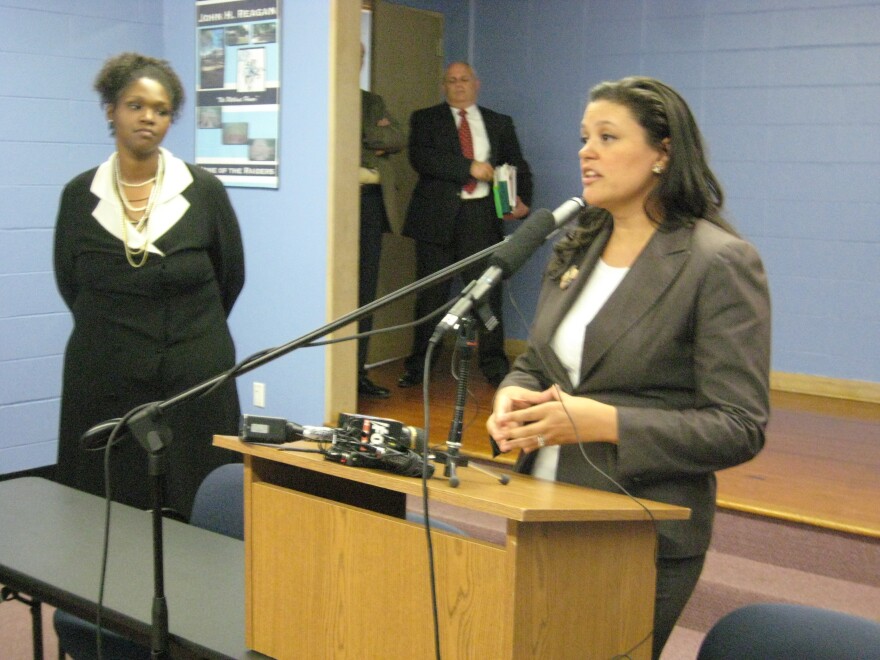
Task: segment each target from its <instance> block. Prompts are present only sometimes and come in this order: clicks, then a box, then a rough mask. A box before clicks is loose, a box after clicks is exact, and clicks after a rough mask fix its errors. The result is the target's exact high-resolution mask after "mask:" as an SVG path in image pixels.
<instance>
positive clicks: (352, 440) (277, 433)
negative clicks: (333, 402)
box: [239, 413, 434, 478]
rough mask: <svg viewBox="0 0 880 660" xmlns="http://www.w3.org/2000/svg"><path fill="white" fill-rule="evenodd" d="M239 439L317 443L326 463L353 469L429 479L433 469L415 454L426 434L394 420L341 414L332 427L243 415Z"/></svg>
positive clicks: (256, 441)
mask: <svg viewBox="0 0 880 660" xmlns="http://www.w3.org/2000/svg"><path fill="white" fill-rule="evenodd" d="M239 437H240V438H241V440H242V441H244V442H251V443H259V444H268V445H280V444H286V443H290V442H296V441H297V440H312V441H314V442H317V443H319V451H320V453H322V454H323V455H324V458H325V459H326V460H328V461H335V462H336V463H342V464H343V465H350V466H352V467H370V468H378V469H381V470H386V471H388V472H393V473H395V474H401V475H403V476H407V477H421V476H423V475H424V476H425V477H427V478H430V477H431V476H433V474H434V465H433V464H432V463H426V462H425V461H424V459H423V458H422V456H421V455H420V454H419V452H421V451H424V448H425V431H424V430H423V429H420V428H417V427H415V426H408V425H406V424H404V423H403V422H399V421H397V420H395V419H386V418H383V417H373V416H371V415H357V414H354V413H340V414H339V419H338V420H337V426H336V427H335V428H332V427H329V426H303V425H300V424H296V423H294V422H288V421H287V420H286V419H282V418H280V417H263V416H258V415H242V417H241V423H240V425H239Z"/></svg>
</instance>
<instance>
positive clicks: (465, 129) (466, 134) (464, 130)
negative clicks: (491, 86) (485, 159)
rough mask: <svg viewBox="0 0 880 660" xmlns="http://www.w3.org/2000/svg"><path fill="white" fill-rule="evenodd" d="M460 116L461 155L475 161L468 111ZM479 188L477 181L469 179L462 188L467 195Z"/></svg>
mask: <svg viewBox="0 0 880 660" xmlns="http://www.w3.org/2000/svg"><path fill="white" fill-rule="evenodd" d="M458 116H459V117H461V123H460V124H459V125H458V140H459V142H461V153H462V154H463V155H464V157H465V158H467V159H468V160H473V159H474V137H473V136H472V135H471V125H470V124H469V123H468V120H467V110H459V111H458ZM476 187H477V180H476V179H473V178H471V179H469V180H468V182H467V183H466V184H464V186H463V187H462V190H463V191H464V192H466V193H472V192H474V190H475V189H476Z"/></svg>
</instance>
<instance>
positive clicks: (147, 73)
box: [95, 53, 186, 121]
mask: <svg viewBox="0 0 880 660" xmlns="http://www.w3.org/2000/svg"><path fill="white" fill-rule="evenodd" d="M139 78H149V79H151V80H155V81H157V82H158V83H159V84H161V85H162V86H163V87H164V88H165V91H167V92H168V97H169V98H170V100H171V121H175V120H176V119H177V118H178V117H179V116H180V109H181V108H182V107H183V102H184V100H185V98H186V96H185V94H184V92H183V85H182V84H181V82H180V78H178V77H177V74H176V73H175V72H174V69H172V68H171V65H170V64H169V63H168V62H167V61H166V60H160V59H158V58H156V57H149V56H147V55H141V54H140V53H120V54H119V55H115V56H113V57H111V58H110V59H108V60H107V61H106V62H104V66H103V67H101V70H100V71H99V72H98V75H97V77H96V78H95V91H96V92H98V94H100V96H101V105H102V106H104V107H106V106H108V105H113V104H115V103H116V102H117V101H118V100H119V95H120V94H122V92H123V90H124V89H125V88H126V87H128V86H129V85H130V84H131V83H133V82H134V81H135V80H138V79H139Z"/></svg>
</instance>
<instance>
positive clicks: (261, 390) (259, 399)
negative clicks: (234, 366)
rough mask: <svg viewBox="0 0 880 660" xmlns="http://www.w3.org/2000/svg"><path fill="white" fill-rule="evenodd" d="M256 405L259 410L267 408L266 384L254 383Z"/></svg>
mask: <svg viewBox="0 0 880 660" xmlns="http://www.w3.org/2000/svg"><path fill="white" fill-rule="evenodd" d="M254 405H255V406H256V407H257V408H265V407H266V384H265V383H257V382H254Z"/></svg>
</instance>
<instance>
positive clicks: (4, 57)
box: [0, 0, 330, 474]
mask: <svg viewBox="0 0 880 660" xmlns="http://www.w3.org/2000/svg"><path fill="white" fill-rule="evenodd" d="M285 16H290V17H295V18H291V20H287V21H285V20H284V17H285ZM329 22H330V17H329V6H328V5H327V3H323V2H312V1H310V0H285V2H284V16H282V34H283V46H282V48H283V50H282V57H283V60H284V66H283V73H282V76H283V77H282V85H283V87H282V96H281V98H282V103H283V106H282V116H281V129H280V130H281V135H282V140H283V145H282V151H281V158H282V164H281V184H280V188H279V189H278V190H271V191H267V190H246V189H230V197H231V198H232V203H233V205H234V206H235V208H236V210H237V212H238V215H239V220H240V222H241V225H242V233H243V238H244V244H245V252H246V260H247V283H246V285H245V289H244V292H243V293H242V295H241V298H240V299H239V301H238V303H237V305H236V307H235V309H234V310H233V313H232V316H231V319H230V324H231V327H232V333H233V336H234V338H235V341H236V345H237V348H238V355H239V357H240V358H242V357H245V356H247V355H250V354H251V353H253V352H256V351H258V350H261V349H264V348H267V347H271V346H276V345H280V344H284V343H286V342H287V341H289V340H291V339H293V338H296V337H298V336H300V335H302V334H305V333H306V332H309V331H311V330H313V329H315V328H318V327H320V326H322V325H323V324H324V323H326V320H327V319H326V303H325V300H326V287H325V278H324V272H325V257H324V254H325V246H326V244H327V232H326V220H325V219H326V215H327V193H326V191H327V185H328V183H327V182H328V172H327V115H328V99H327V89H328V72H329V67H328V52H329V36H328V26H329ZM0 25H3V26H4V28H5V29H4V35H5V37H4V39H3V41H2V43H0V71H3V74H2V80H3V84H2V85H0V152H2V155H3V157H2V158H0V253H2V257H3V258H2V259H0V428H2V429H3V430H4V432H3V434H2V436H0V474H5V473H9V472H17V471H20V470H25V469H30V468H34V467H39V466H43V465H49V464H52V463H54V462H55V451H56V437H57V425H58V409H59V400H58V396H59V392H60V387H61V364H62V355H63V351H64V345H65V342H66V340H67V337H68V335H69V333H70V328H71V320H70V316H69V314H68V313H67V310H66V308H65V306H64V304H63V302H62V301H61V299H60V297H59V296H58V294H57V292H56V289H55V282H54V276H53V273H52V235H53V228H54V224H55V212H56V208H57V203H58V199H59V196H60V193H61V189H62V187H63V185H64V183H66V182H67V181H68V180H69V179H70V178H72V177H73V176H74V175H76V174H77V173H79V172H81V171H83V170H85V169H87V168H89V167H93V166H94V165H96V164H98V163H99V162H101V161H103V160H104V159H105V158H106V157H107V156H108V155H109V153H110V152H111V151H112V150H113V148H114V145H113V141H112V139H111V138H110V137H109V135H108V134H107V130H106V126H105V122H104V119H103V115H102V111H101V108H100V105H99V102H98V98H97V95H96V93H95V92H93V91H92V82H93V79H94V76H95V74H96V73H97V71H98V69H99V68H100V66H101V63H102V62H103V61H104V59H106V57H108V56H110V55H112V54H115V53H118V52H121V51H123V50H136V51H140V52H143V53H147V54H150V55H155V56H159V57H164V58H166V59H168V60H170V61H171V63H172V64H173V66H174V67H175V69H176V70H177V72H178V73H179V74H180V76H181V78H182V79H183V81H184V84H185V86H186V88H187V89H188V90H194V88H195V75H196V54H195V53H196V49H195V3H194V2H191V1H189V0H187V1H186V2H184V1H181V0H165V1H164V2H163V1H161V0H90V1H88V2H83V1H77V2H72V1H70V0H0ZM303 117H308V118H309V122H310V125H309V127H308V129H307V130H304V129H302V128H298V124H299V122H300V120H301V118H303ZM194 131H195V110H194V105H193V104H192V102H191V99H190V102H188V103H187V105H186V106H185V107H184V111H183V116H182V117H181V118H180V120H179V121H178V122H177V124H175V125H174V126H173V127H172V128H171V131H170V132H169V135H168V138H167V139H166V142H165V146H167V147H168V148H169V149H170V150H171V151H173V152H174V153H175V154H177V155H179V156H181V157H182V158H184V159H186V160H190V161H192V159H193V158H194V143H195V140H194ZM254 380H259V381H261V382H263V383H265V384H266V391H267V407H266V408H265V409H264V410H262V411H260V412H262V413H263V414H271V415H277V416H285V417H289V418H290V419H296V420H302V421H304V423H312V424H320V423H321V422H322V421H323V414H324V401H323V392H324V351H323V350H322V349H310V350H308V351H300V352H297V353H294V354H290V355H288V356H286V357H284V358H282V359H280V360H277V361H276V362H274V363H272V364H269V365H266V366H264V367H261V368H260V369H258V370H256V371H253V372H251V373H250V374H247V375H245V376H243V377H242V378H240V379H239V390H240V393H241V399H242V404H243V408H244V410H245V412H252V413H255V412H258V410H257V409H254V408H253V406H251V405H250V403H251V400H252V395H251V391H252V383H253V381H254Z"/></svg>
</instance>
